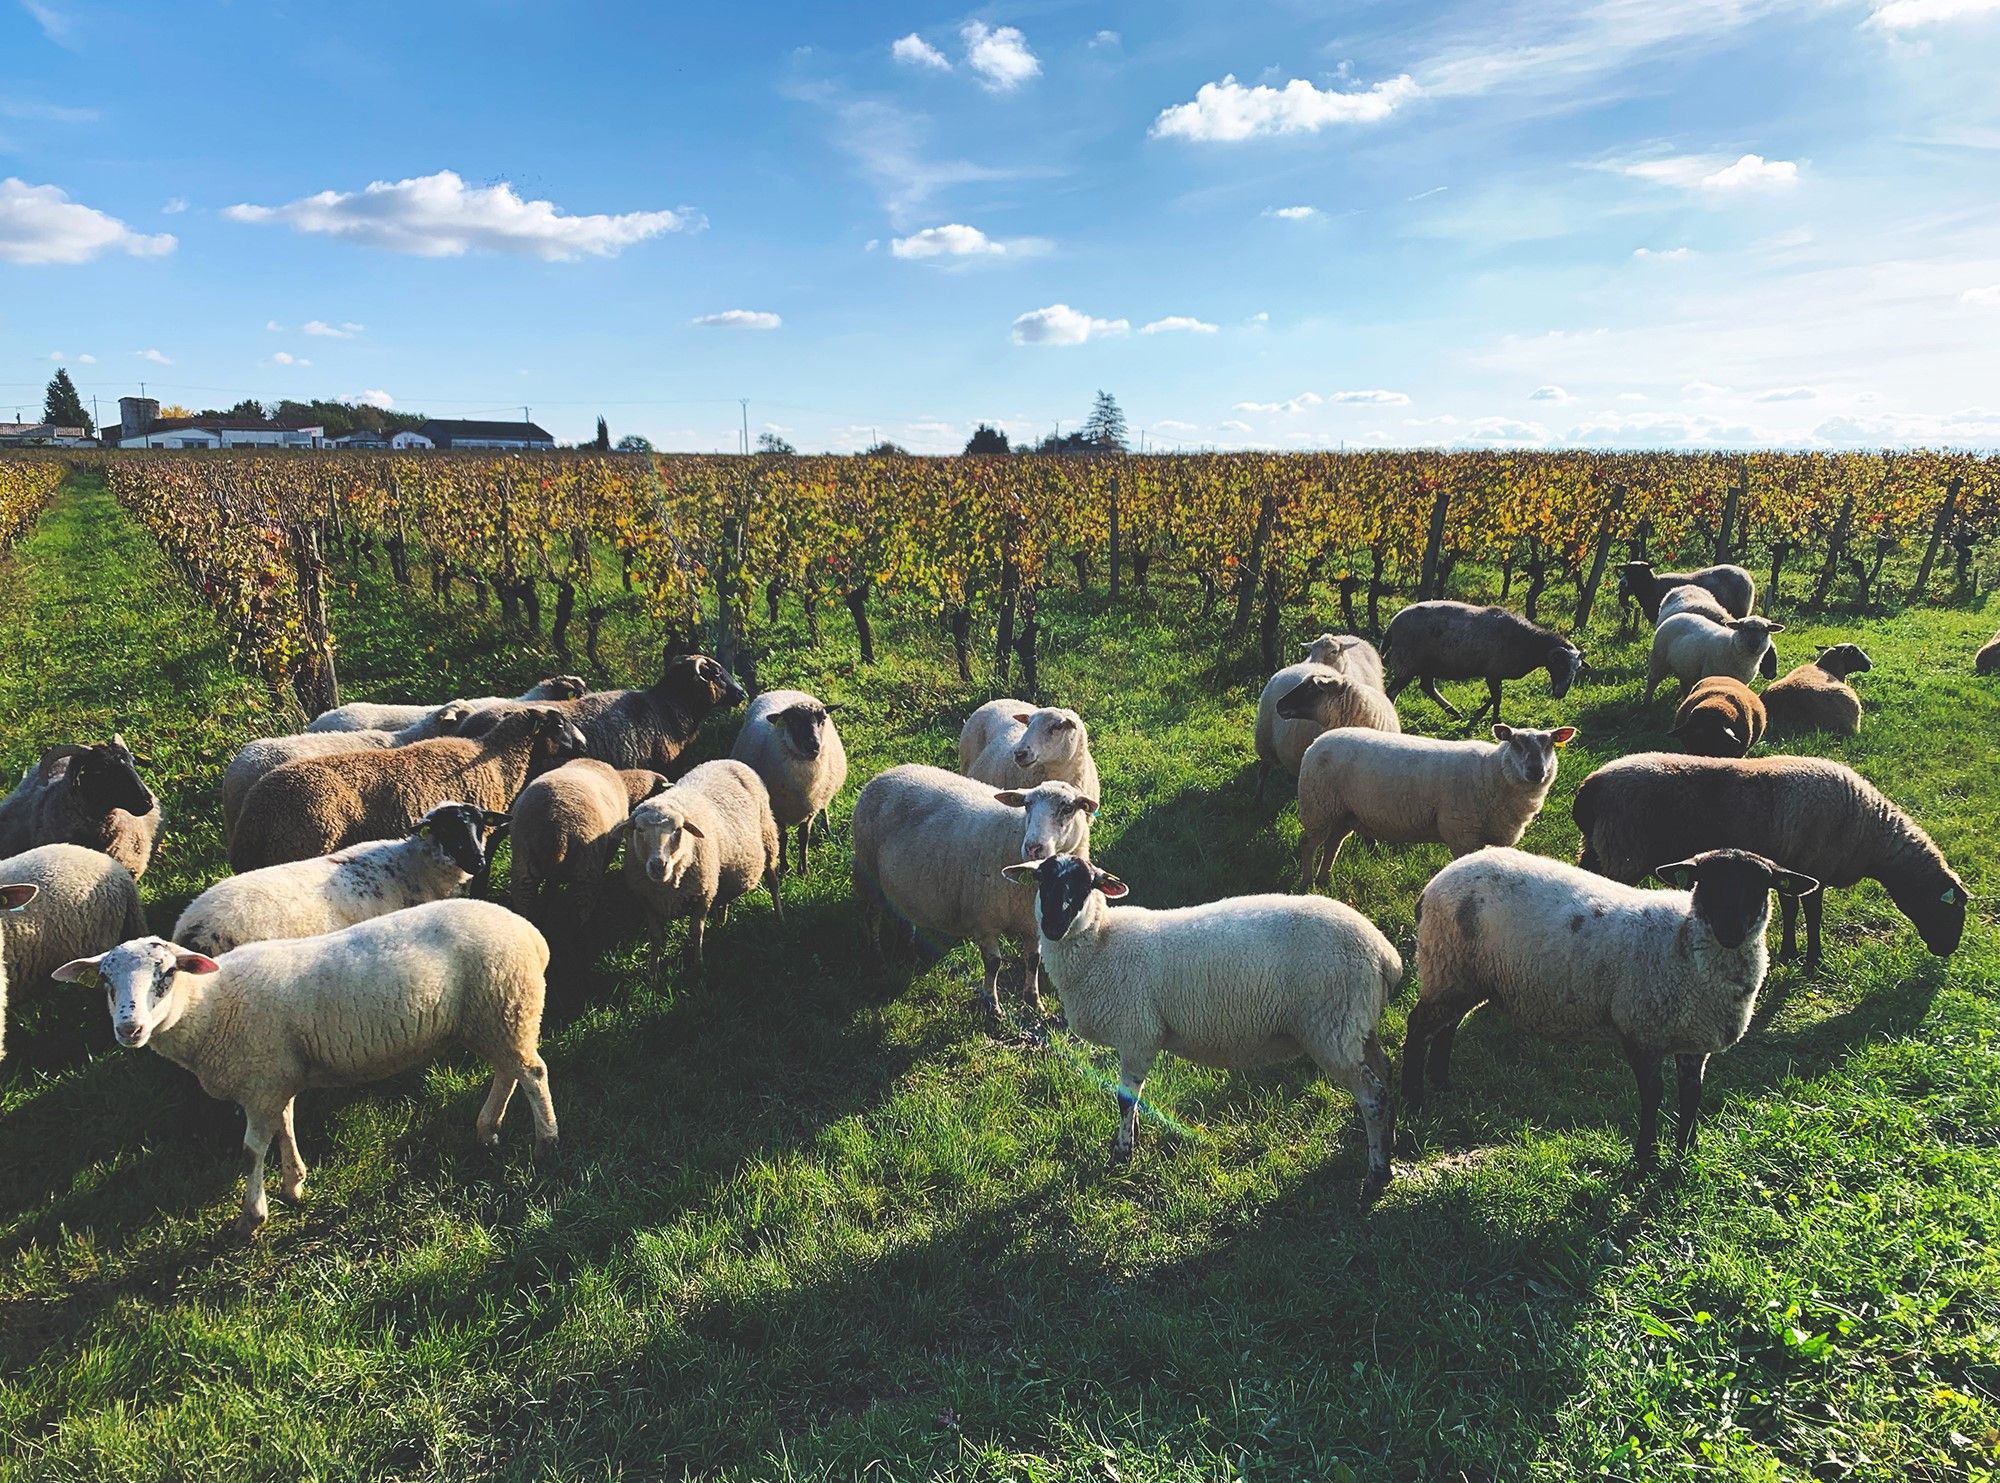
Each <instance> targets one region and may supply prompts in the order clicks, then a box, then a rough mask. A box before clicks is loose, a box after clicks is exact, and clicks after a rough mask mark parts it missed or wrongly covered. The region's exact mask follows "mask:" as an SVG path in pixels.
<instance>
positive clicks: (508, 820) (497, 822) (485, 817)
mask: <svg viewBox="0 0 2000 1483" xmlns="http://www.w3.org/2000/svg"><path fill="white" fill-rule="evenodd" d="M479 822H480V823H482V824H484V825H485V826H486V827H487V828H488V829H511V828H513V827H514V820H513V818H512V817H511V816H509V815H507V814H496V813H494V812H493V810H492V809H490V808H482V809H481V810H480V811H479Z"/></svg>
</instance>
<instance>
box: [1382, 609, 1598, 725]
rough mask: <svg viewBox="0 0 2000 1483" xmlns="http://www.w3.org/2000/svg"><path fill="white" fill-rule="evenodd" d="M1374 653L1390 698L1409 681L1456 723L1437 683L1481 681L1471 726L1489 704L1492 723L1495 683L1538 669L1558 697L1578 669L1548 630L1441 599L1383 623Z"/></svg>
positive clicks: (1574, 654) (1574, 655)
mask: <svg viewBox="0 0 2000 1483" xmlns="http://www.w3.org/2000/svg"><path fill="white" fill-rule="evenodd" d="M1382 648H1383V659H1384V661H1385V662H1386V663H1387V665H1388V670H1389V685H1388V690H1387V694H1388V696H1389V698H1390V699H1391V700H1394V699H1395V698H1396V697H1397V696H1398V695H1400V694H1401V693H1402V691H1403V687H1404V686H1406V685H1408V684H1409V683H1410V681H1411V680H1418V681H1420V682H1421V684H1422V687H1423V692H1424V694H1426V695H1428V696H1429V697H1430V698H1431V699H1432V700H1433V701H1435V702H1436V703H1437V705H1438V707H1439V708H1440V709H1441V710H1443V711H1444V712H1445V713H1446V714H1447V715H1450V716H1453V717H1458V718H1460V719H1463V716H1462V714H1461V712H1460V711H1459V710H1458V708H1457V707H1456V706H1454V705H1452V704H1451V702H1449V701H1448V700H1446V699H1445V698H1444V697H1443V696H1442V695H1440V694H1439V693H1438V687H1437V682H1438V681H1439V680H1484V681H1486V703H1485V704H1484V705H1482V706H1480V707H1479V708H1478V710H1475V711H1474V712H1473V713H1472V719H1473V720H1475V721H1476V720H1478V719H1479V717H1480V716H1481V715H1482V714H1483V713H1484V712H1485V711H1486V709H1487V708H1488V707H1489V706H1490V707H1491V708H1492V711H1493V719H1494V720H1495V721H1498V720H1499V719H1500V690H1501V684H1502V682H1503V681H1506V680H1518V679H1520V678H1522V677H1523V676H1524V675H1528V674H1531V673H1533V672H1534V671H1535V670H1538V669H1545V670H1547V671H1548V672H1549V694H1551V695H1553V696H1554V697H1555V698H1556V699H1557V700H1560V699H1562V698H1563V697H1564V696H1565V695H1567V694H1569V687H1570V686H1571V685H1573V684H1574V683H1575V682H1576V677H1577V674H1578V672H1579V671H1581V670H1582V668H1583V654H1582V652H1581V651H1580V650H1578V648H1577V647H1576V645H1574V644H1572V643H1571V642H1570V641H1569V640H1568V639H1566V638H1564V637H1563V636H1562V635H1561V634H1559V633H1557V632H1556V631H1555V630H1554V629H1551V628H1543V627H1541V626H1540V625H1539V624H1536V623H1530V622H1529V621H1528V620H1527V619H1526V618H1523V617H1522V616H1521V615H1520V614H1519V613H1510V612H1508V611H1507V609H1505V608H1476V607H1474V606H1472V605H1471V604H1470V603H1463V602H1447V601H1443V600H1439V601H1436V602H1416V603H1411V604H1410V605H1409V606H1408V607H1406V608H1404V609H1403V610H1402V611H1401V612H1399V613H1398V614H1396V616H1395V617H1394V618H1391V619H1390V620H1389V631H1388V633H1387V634H1385V635H1384V637H1383V640H1382Z"/></svg>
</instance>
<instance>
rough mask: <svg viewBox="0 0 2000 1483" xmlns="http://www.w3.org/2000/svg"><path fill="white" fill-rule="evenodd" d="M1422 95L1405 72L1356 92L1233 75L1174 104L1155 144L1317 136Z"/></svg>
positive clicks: (1156, 123)
mask: <svg viewBox="0 0 2000 1483" xmlns="http://www.w3.org/2000/svg"><path fill="white" fill-rule="evenodd" d="M1421 91H1422V90H1421V89H1420V88H1418V86H1417V85H1416V83H1415V82H1414V81H1412V80H1411V79H1410V77H1409V75H1408V74H1407V73H1406V74H1404V75H1402V76H1400V77H1392V78H1389V79H1388V80H1387V81H1384V82H1378V83H1376V84H1375V86H1373V87H1372V88H1367V89H1365V90H1363V91H1361V92H1358V93H1339V92H1333V91H1330V90H1329V91H1321V90H1320V89H1319V88H1316V87H1314V86H1313V85H1312V84H1311V83H1309V82H1307V81H1306V80H1305V79H1304V78H1299V77H1295V78H1293V79H1292V80H1291V81H1290V82H1288V83H1286V84H1285V85H1284V86H1283V87H1282V88H1274V87H1267V86H1265V85H1264V84H1262V83H1259V84H1258V85H1257V86H1255V87H1245V86H1243V84H1242V83H1240V82H1238V81H1237V80H1236V79H1235V77H1234V76H1226V77H1224V78H1223V79H1222V81H1221V82H1205V83H1203V84H1202V85H1201V87H1200V88H1199V89H1197V90H1196V92H1195V95H1194V100H1193V101H1192V102H1189V103H1176V104H1175V105H1174V106H1173V107H1171V108H1165V109H1162V110H1161V111H1160V116H1159V117H1158V118H1156V119H1154V120H1153V127H1152V135H1153V137H1154V138H1155V139H1194V140H1201V141H1223V142H1234V141H1237V140H1241V139H1268V138H1272V137H1275V136H1278V135H1283V134H1317V133H1318V132H1319V131H1320V130H1321V129H1324V128H1326V127H1327V126H1329V125H1331V124H1372V123H1379V122H1381V121H1382V120H1383V119H1385V118H1387V117H1388V116H1389V115H1390V114H1391V113H1393V112H1395V111H1396V109H1398V108H1400V107H1401V106H1402V105H1403V104H1405V103H1407V102H1409V101H1410V100H1411V99H1413V98H1415V97H1416V96H1417V95H1418V94H1419V92H1421Z"/></svg>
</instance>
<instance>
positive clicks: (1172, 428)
mask: <svg viewBox="0 0 2000 1483" xmlns="http://www.w3.org/2000/svg"><path fill="white" fill-rule="evenodd" d="M1238 425H1239V426H1240V425H1241V424H1238ZM1153 427H1154V428H1157V429H1158V430H1159V431H1161V432H1163V433H1193V432H1200V431H1201V428H1200V427H1199V426H1198V425H1196V424H1195V423H1192V422H1182V421H1181V420H1180V419H1179V418H1178V417H1162V418H1161V419H1160V420H1159V421H1158V422H1156V423H1154V424H1153Z"/></svg>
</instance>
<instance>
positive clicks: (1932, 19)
mask: <svg viewBox="0 0 2000 1483" xmlns="http://www.w3.org/2000/svg"><path fill="white" fill-rule="evenodd" d="M1996 10H2000V0H1887V3H1884V0H1875V11H1874V14H1872V15H1870V16H1869V17H1868V20H1867V21H1866V23H1865V24H1867V25H1870V26H1876V27H1879V28H1880V29H1882V30H1884V31H1909V30H1914V29H1915V28H1917V27H1919V26H1935V25H1941V24H1943V23H1944V22H1946V21H1958V20H1964V19H1965V18H1966V17H1967V16H1975V15H1991V14H1992V13H1993V12H1994V11H1996Z"/></svg>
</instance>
